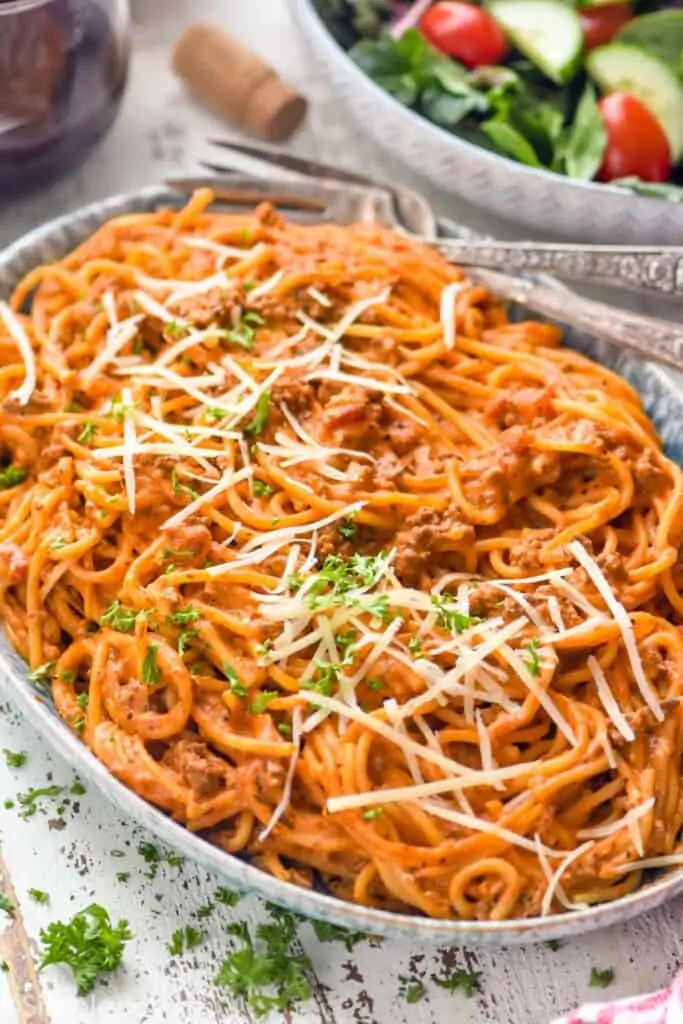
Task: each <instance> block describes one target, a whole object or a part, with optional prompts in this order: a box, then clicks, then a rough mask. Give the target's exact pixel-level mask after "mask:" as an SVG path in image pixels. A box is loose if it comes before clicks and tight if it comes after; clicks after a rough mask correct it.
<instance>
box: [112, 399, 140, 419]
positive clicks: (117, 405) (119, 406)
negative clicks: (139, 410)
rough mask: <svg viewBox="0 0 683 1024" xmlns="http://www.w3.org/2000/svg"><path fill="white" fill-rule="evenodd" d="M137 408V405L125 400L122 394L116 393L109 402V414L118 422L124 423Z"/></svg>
mask: <svg viewBox="0 0 683 1024" xmlns="http://www.w3.org/2000/svg"><path fill="white" fill-rule="evenodd" d="M134 409H135V405H134V404H133V405H128V404H127V403H126V402H124V401H123V399H122V398H121V396H120V395H116V396H115V397H114V398H112V400H111V402H110V403H109V412H108V416H109V418H110V419H113V420H116V421H117V423H123V421H124V420H125V419H126V418H127V417H128V416H130V414H131V413H132V412H133V410H134Z"/></svg>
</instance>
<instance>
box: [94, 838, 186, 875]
mask: <svg viewBox="0 0 683 1024" xmlns="http://www.w3.org/2000/svg"><path fill="white" fill-rule="evenodd" d="M111 852H112V856H113V854H114V851H113V850H112V851H111ZM138 853H139V854H140V856H141V857H142V859H143V860H144V861H145V863H146V864H147V865H149V871H146V872H145V878H156V875H157V871H158V870H159V865H160V864H163V863H164V861H165V862H166V863H167V864H168V865H169V866H170V867H174V868H176V867H179V866H180V865H181V864H182V863H183V858H182V857H181V856H180V854H178V853H174V852H173V850H167V851H166V852H162V851H160V850H159V847H158V846H155V845H154V843H149V842H147V841H146V840H143V841H142V842H140V843H138ZM119 855H120V856H123V854H122V853H121V854H119Z"/></svg>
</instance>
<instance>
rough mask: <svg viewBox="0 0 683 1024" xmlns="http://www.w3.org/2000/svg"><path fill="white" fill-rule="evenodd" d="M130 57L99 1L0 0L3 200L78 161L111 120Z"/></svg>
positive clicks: (0, 191)
mask: <svg viewBox="0 0 683 1024" xmlns="http://www.w3.org/2000/svg"><path fill="white" fill-rule="evenodd" d="M127 62H128V52H127V49H126V45H125V42H124V41H123V40H121V39H120V38H118V35H117V34H116V32H115V27H114V25H113V24H112V21H111V20H110V18H109V16H108V15H107V13H106V11H105V10H103V9H102V8H101V7H99V6H98V5H97V4H96V3H95V2H94V0H51V2H49V3H43V4H36V5H35V6H27V5H25V7H24V9H23V10H22V9H18V7H17V5H16V4H14V3H13V2H12V0H0V203H1V202H2V201H3V200H4V199H7V198H9V197H11V196H12V195H16V194H17V193H18V192H23V191H27V190H29V189H32V188H35V187H36V186H38V185H46V184H48V183H49V182H51V181H54V180H55V179H56V178H59V177H61V176H62V175H64V174H66V173H67V172H68V171H70V170H72V169H73V168H74V167H75V166H76V165H77V164H78V163H80V161H81V160H82V159H83V158H84V157H85V156H86V154H87V153H88V151H89V150H90V149H91V148H92V147H93V146H94V144H95V143H96V142H97V141H98V140H99V139H100V138H101V137H102V136H103V135H104V134H105V133H106V132H107V131H108V130H109V128H110V127H111V124H112V122H113V120H114V118H115V116H116V112H117V110H118V106H119V103H120V100H121V96H122V94H123V88H124V85H125V80H126V70H127Z"/></svg>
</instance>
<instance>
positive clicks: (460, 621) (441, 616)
mask: <svg viewBox="0 0 683 1024" xmlns="http://www.w3.org/2000/svg"><path fill="white" fill-rule="evenodd" d="M430 600H431V602H432V604H433V605H434V607H435V608H436V610H437V616H436V621H437V623H438V625H439V626H441V628H442V629H444V630H445V631H446V632H447V633H464V632H465V630H466V629H469V628H470V626H474V625H476V623H477V622H479V621H480V620H479V619H477V618H474V617H473V616H472V615H465V614H464V613H463V612H461V611H459V610H458V609H457V608H456V607H455V605H454V604H453V601H452V599H451V598H449V597H448V595H446V594H432V595H431V598H430Z"/></svg>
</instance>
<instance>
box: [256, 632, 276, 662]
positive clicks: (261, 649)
mask: <svg viewBox="0 0 683 1024" xmlns="http://www.w3.org/2000/svg"><path fill="white" fill-rule="evenodd" d="M272 649H273V641H272V640H271V639H270V637H268V638H267V639H266V640H264V641H263V643H262V644H256V647H255V648H254V651H255V653H256V654H257V655H258V657H259V658H266V659H268V658H269V657H270V653H271V651H272Z"/></svg>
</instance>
